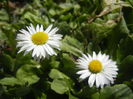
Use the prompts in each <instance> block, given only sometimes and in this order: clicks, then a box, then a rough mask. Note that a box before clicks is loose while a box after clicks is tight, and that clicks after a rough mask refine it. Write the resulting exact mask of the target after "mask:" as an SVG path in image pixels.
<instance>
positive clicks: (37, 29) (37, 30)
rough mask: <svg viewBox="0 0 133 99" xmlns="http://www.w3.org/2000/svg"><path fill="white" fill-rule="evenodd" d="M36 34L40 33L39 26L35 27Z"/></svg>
mask: <svg viewBox="0 0 133 99" xmlns="http://www.w3.org/2000/svg"><path fill="white" fill-rule="evenodd" d="M36 32H40V30H39V24H37V26H36Z"/></svg>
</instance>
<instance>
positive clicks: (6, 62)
mask: <svg viewBox="0 0 133 99" xmlns="http://www.w3.org/2000/svg"><path fill="white" fill-rule="evenodd" d="M0 61H1V62H2V65H3V66H5V67H6V68H8V69H9V70H11V71H13V69H14V60H13V58H12V57H11V56H10V55H8V54H5V53H3V54H2V55H0Z"/></svg>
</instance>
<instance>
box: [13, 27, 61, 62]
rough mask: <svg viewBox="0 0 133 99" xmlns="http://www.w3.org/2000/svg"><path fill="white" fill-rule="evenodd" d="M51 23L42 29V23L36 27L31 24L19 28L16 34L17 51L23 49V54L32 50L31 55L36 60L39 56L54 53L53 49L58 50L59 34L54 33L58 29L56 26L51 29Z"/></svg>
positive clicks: (43, 56) (42, 56) (47, 55)
mask: <svg viewBox="0 0 133 99" xmlns="http://www.w3.org/2000/svg"><path fill="white" fill-rule="evenodd" d="M52 26H53V25H50V26H48V28H47V29H45V30H44V29H43V25H37V26H36V28H34V26H33V25H32V24H30V26H26V28H27V30H26V29H21V30H20V33H19V34H17V38H16V40H17V41H18V42H17V47H20V50H19V51H18V53H20V52H22V51H24V54H27V53H29V52H32V57H34V58H35V59H37V60H40V59H41V58H45V57H49V56H52V55H56V52H55V51H54V49H58V50H60V48H59V47H60V43H61V42H60V40H61V39H62V35H61V34H56V32H57V31H58V30H59V29H58V28H57V27H55V28H53V29H52Z"/></svg>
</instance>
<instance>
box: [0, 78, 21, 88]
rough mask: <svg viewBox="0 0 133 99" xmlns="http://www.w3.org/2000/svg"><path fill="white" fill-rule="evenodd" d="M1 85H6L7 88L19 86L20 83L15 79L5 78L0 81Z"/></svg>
mask: <svg viewBox="0 0 133 99" xmlns="http://www.w3.org/2000/svg"><path fill="white" fill-rule="evenodd" d="M0 84H1V85H8V86H15V85H21V84H22V83H21V81H19V80H18V79H17V78H15V77H5V78H3V79H1V80H0Z"/></svg>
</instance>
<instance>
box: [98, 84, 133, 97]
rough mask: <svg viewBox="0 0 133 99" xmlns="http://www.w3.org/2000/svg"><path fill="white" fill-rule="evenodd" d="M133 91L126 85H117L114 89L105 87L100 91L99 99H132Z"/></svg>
mask: <svg viewBox="0 0 133 99" xmlns="http://www.w3.org/2000/svg"><path fill="white" fill-rule="evenodd" d="M132 98H133V93H132V90H131V89H130V88H129V87H128V86H127V85H124V84H119V85H115V86H113V87H105V88H103V89H101V90H100V97H99V99H132Z"/></svg>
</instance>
